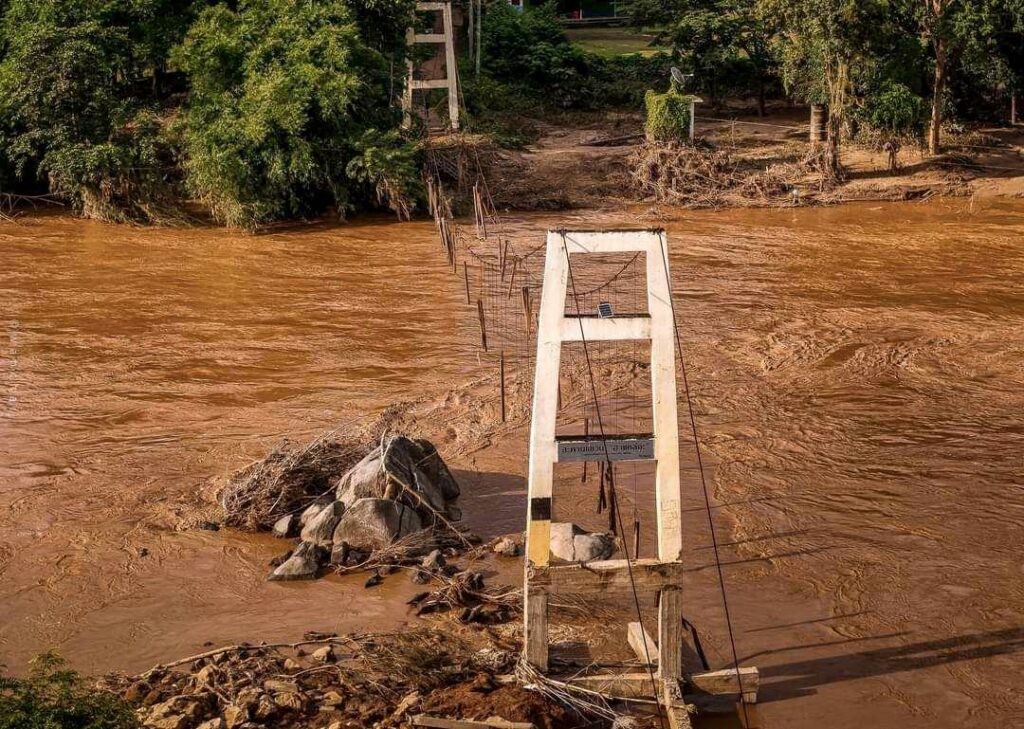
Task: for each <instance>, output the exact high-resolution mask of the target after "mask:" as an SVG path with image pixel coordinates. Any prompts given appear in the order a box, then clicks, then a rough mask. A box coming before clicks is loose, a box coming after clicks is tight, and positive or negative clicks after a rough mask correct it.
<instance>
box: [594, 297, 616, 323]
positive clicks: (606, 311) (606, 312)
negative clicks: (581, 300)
mask: <svg viewBox="0 0 1024 729" xmlns="http://www.w3.org/2000/svg"><path fill="white" fill-rule="evenodd" d="M597 315H598V316H599V317H601V318H602V319H610V318H612V317H613V316H615V312H613V311H612V305H611V304H610V303H609V302H607V301H602V302H601V303H600V304H598V305H597Z"/></svg>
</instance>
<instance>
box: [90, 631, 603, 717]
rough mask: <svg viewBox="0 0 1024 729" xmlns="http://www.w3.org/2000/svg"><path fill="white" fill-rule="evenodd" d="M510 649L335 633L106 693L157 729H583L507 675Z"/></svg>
mask: <svg viewBox="0 0 1024 729" xmlns="http://www.w3.org/2000/svg"><path fill="white" fill-rule="evenodd" d="M515 660H516V655H515V653H514V652H513V651H512V650H502V649H499V648H495V647H492V646H485V647H478V646H477V647H475V646H473V645H471V644H470V643H469V642H468V641H467V640H466V639H463V638H461V637H458V636H454V635H452V634H451V632H450V631H444V632H440V631H428V630H421V631H412V632H404V633H400V634H385V635H353V636H333V635H323V634H315V633H310V634H307V635H306V637H305V639H304V640H302V641H299V642H297V643H291V644H275V645H247V644H243V645H237V646H227V647H224V648H219V649H215V650H210V651H208V652H205V653H202V654H199V655H197V656H192V657H189V658H185V659H182V660H180V661H176V662H174V663H171V664H167V665H163V666H157V667H155V668H153V669H151V670H149V671H147V672H145V673H143V674H140V675H138V676H132V677H127V676H120V675H113V676H108V677H107V678H106V679H105V681H104V683H105V687H106V688H108V689H109V690H112V691H114V692H116V693H118V694H119V695H120V696H121V697H122V698H124V699H125V700H126V701H128V702H129V703H131V704H132V705H133V706H135V707H136V710H137V714H138V717H139V720H140V722H141V723H142V724H143V725H144V726H146V727H151V728H152V729H257V728H259V727H271V726H272V727H277V728H280V729H292V728H295V729H298V728H299V727H303V728H307V727H309V728H316V729H346V728H347V727H371V726H373V727H380V728H381V729H387V728H388V727H398V726H406V725H408V724H410V723H411V724H413V725H420V726H431V725H434V726H436V725H437V724H431V722H430V719H431V718H433V717H438V718H444V717H457V718H458V719H463V720H475V721H480V722H481V723H483V725H485V726H507V725H509V723H515V724H525V725H528V726H533V727H536V728H537V729H553V728H554V727H575V726H584V725H586V724H587V722H586V721H585V720H584V718H583V717H582V716H578V715H573V714H571V713H570V712H569V711H567V710H566V708H565V707H563V706H562V705H560V704H559V703H557V702H555V701H553V700H551V699H550V698H548V697H546V696H544V695H542V694H540V693H535V692H531V691H528V690H526V689H524V688H522V687H520V686H518V685H516V684H515V683H514V682H512V681H510V680H509V679H508V678H507V676H508V675H509V672H510V671H512V670H513V669H514V664H515Z"/></svg>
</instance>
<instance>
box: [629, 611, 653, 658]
mask: <svg viewBox="0 0 1024 729" xmlns="http://www.w3.org/2000/svg"><path fill="white" fill-rule="evenodd" d="M626 640H627V641H628V642H629V647H630V648H632V649H633V653H635V654H636V657H637V659H638V660H639V661H640V662H641V663H645V664H650V665H652V666H656V665H658V646H657V645H655V643H654V638H652V637H651V634H650V633H648V632H647V630H645V629H644V627H643V626H642V625H641V624H640V623H639V622H638V621H634V622H632V623H630V624H629V625H627V626H626Z"/></svg>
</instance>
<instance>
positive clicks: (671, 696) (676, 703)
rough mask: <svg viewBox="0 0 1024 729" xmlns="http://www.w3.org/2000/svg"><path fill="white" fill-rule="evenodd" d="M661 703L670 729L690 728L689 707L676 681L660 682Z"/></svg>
mask: <svg viewBox="0 0 1024 729" xmlns="http://www.w3.org/2000/svg"><path fill="white" fill-rule="evenodd" d="M661 705H662V707H664V709H665V713H666V714H668V725H669V726H670V727H671V729H692V727H693V723H692V722H691V721H690V707H688V706H687V705H686V702H685V701H683V697H682V694H681V692H680V690H679V682H678V681H664V682H662V694H661Z"/></svg>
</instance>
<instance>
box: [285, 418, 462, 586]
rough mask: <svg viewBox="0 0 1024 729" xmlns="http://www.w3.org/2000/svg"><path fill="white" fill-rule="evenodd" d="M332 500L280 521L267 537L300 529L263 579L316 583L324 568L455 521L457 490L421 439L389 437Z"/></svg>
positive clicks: (342, 483)
mask: <svg viewBox="0 0 1024 729" xmlns="http://www.w3.org/2000/svg"><path fill="white" fill-rule="evenodd" d="M330 496H333V497H334V499H333V500H331V501H324V500H322V499H320V500H317V501H316V502H315V503H313V504H310V505H309V506H307V507H306V508H305V509H304V510H303V511H302V513H301V515H298V516H296V515H288V516H285V517H282V518H281V519H279V520H278V521H277V522H276V523H275V524H274V533H275V534H276V535H277V536H279V537H286V536H289V535H290V534H292V533H293V532H294V531H300V534H299V538H300V540H301V543H300V544H299V546H298V547H297V548H296V549H295V550H294V551H293V552H291V553H290V554H288V555H286V556H285V557H282V558H280V559H281V560H282V561H281V563H280V564H279V565H278V566H277V567H276V569H275V570H274V571H273V573H272V574H271V576H270V579H272V580H300V579H311V578H313V577H315V576H316V575H317V574H318V572H319V571H320V569H321V568H322V567H323V566H324V565H325V564H327V563H328V562H329V563H330V564H332V565H337V566H342V565H344V564H346V562H347V561H348V559H349V556H350V555H356V556H360V557H365V555H367V554H368V553H372V552H375V551H378V550H382V549H385V548H387V547H388V546H390V545H392V544H394V543H395V542H396V541H398V540H400V539H403V538H404V537H407V536H409V535H411V534H415V533H417V532H419V531H421V530H424V529H429V528H432V527H434V526H435V525H437V524H438V523H439V522H452V521H458V520H459V519H460V518H461V512H460V511H459V508H458V506H457V505H456V503H455V502H456V499H458V497H459V485H458V483H457V482H456V481H455V478H454V477H453V476H452V473H451V471H450V470H449V469H448V466H447V465H445V463H444V461H443V460H442V459H441V456H440V455H439V454H438V452H437V449H436V448H434V446H433V445H432V444H431V443H430V442H429V441H426V440H416V439H412V438H408V437H406V436H404V435H397V436H392V437H391V438H388V439H386V440H384V441H383V442H382V443H381V444H380V445H379V446H377V447H376V448H374V449H373V450H372V451H370V452H369V453H368V454H367V455H366V456H365V457H364V458H363V459H362V460H360V461H359V462H358V463H356V464H355V465H354V466H352V468H350V469H349V470H348V471H347V472H346V473H344V474H343V475H342V476H341V478H340V479H339V480H338V483H337V484H336V486H335V488H334V490H333V491H332V492H329V497H330Z"/></svg>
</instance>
